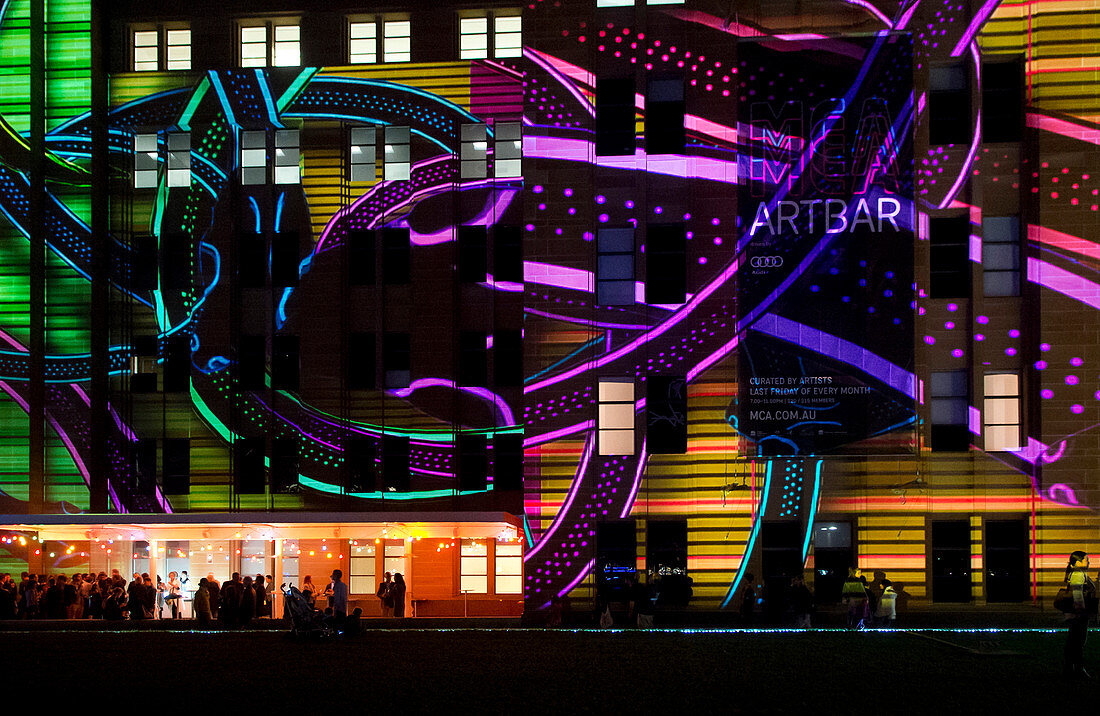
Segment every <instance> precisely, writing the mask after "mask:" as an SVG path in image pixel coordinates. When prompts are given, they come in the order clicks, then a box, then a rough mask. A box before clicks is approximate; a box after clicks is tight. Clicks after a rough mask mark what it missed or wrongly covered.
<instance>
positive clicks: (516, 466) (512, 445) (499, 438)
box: [493, 434, 523, 490]
mask: <svg viewBox="0 0 1100 716" xmlns="http://www.w3.org/2000/svg"><path fill="white" fill-rule="evenodd" d="M493 489H494V490H522V489H523V436H522V435H511V434H510V435H499V434H498V435H495V436H493Z"/></svg>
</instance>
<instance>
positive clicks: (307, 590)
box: [302, 574, 317, 607]
mask: <svg viewBox="0 0 1100 716" xmlns="http://www.w3.org/2000/svg"><path fill="white" fill-rule="evenodd" d="M302 596H304V597H305V598H306V601H308V602H309V606H311V607H313V606H315V605H316V602H317V587H315V586H314V585H313V577H312V576H310V575H308V574H307V575H306V578H305V580H303V581H302Z"/></svg>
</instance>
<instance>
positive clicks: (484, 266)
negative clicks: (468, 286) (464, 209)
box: [458, 226, 489, 283]
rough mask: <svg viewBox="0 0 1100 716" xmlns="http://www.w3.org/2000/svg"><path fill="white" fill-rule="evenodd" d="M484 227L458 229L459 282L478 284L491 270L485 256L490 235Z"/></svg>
mask: <svg viewBox="0 0 1100 716" xmlns="http://www.w3.org/2000/svg"><path fill="white" fill-rule="evenodd" d="M486 231H487V230H486V228H485V227H484V226H460V227H458V280H459V281H462V282H464V283H477V282H479V281H484V280H485V274H486V273H487V272H488V270H489V266H488V262H487V257H486V255H485V250H486V246H487V244H488V238H487V237H488V235H487V233H486Z"/></svg>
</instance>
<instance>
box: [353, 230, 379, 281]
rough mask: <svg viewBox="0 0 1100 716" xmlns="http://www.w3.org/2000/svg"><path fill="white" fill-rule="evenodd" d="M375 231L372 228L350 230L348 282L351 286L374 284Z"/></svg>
mask: <svg viewBox="0 0 1100 716" xmlns="http://www.w3.org/2000/svg"><path fill="white" fill-rule="evenodd" d="M374 238H375V233H374V232H373V231H370V230H363V229H353V230H351V231H349V232H348V284H349V285H351V286H373V285H374V276H375V266H374Z"/></svg>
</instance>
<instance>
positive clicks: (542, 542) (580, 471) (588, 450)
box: [523, 433, 596, 562]
mask: <svg viewBox="0 0 1100 716" xmlns="http://www.w3.org/2000/svg"><path fill="white" fill-rule="evenodd" d="M595 443H596V436H595V435H593V434H591V433H590V434H589V435H588V438H587V439H586V440H585V441H584V454H583V455H581V463H580V465H578V466H577V472H576V474H575V475H574V477H573V484H572V485H571V486H570V487H569V494H568V495H566V496H565V502H563V503H562V505H561V509H559V510H558V514H557V515H556V516H555V517H554V521H553V522H551V523H550V526H549V527H547V528H546V531H545V532H543V533H542V536H541V537H539V541H538V542H537V543H536V544H535V546H534V547H532V548H531V549H530V551H529V552H527V554H525V555H523V561H524V562H527V561H529V560H530V559H531V558H532V557H534V556H535V555H536V554H538V552H539V550H541V549H542V548H543V547H544V546H546V543H547V542H549V541H550V538H551V537H553V536H554V533H555V532H557V531H558V528H559V527H561V523H562V520H564V519H565V515H566V513H567V512H569V508H570V507H572V505H573V500H575V499H577V493H578V492H580V489H581V483H582V482H583V479H582V478H583V477H584V473H585V471H586V470H588V461H589V460H590V459H591V458H592V450H593V446H594V445H595Z"/></svg>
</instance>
